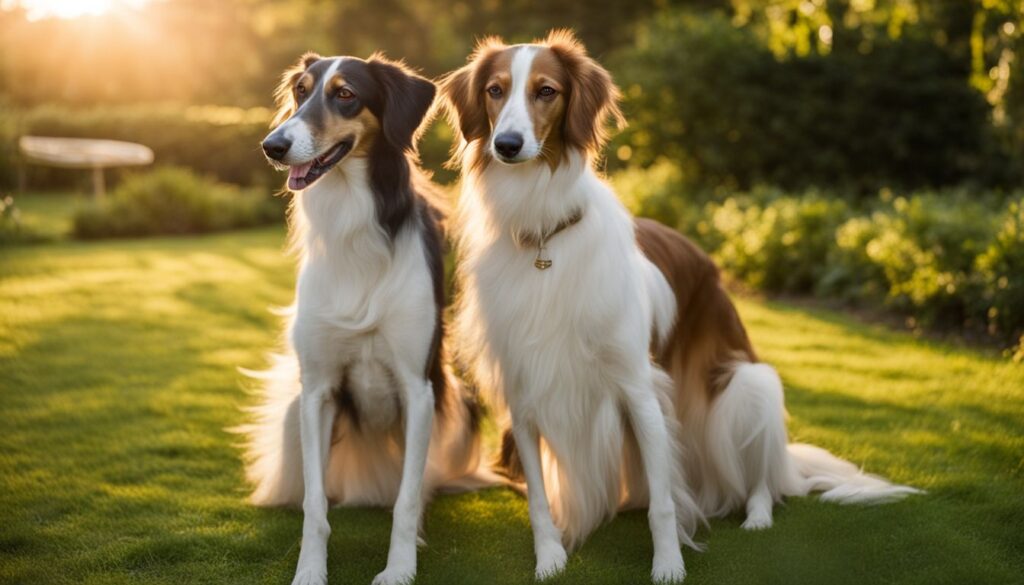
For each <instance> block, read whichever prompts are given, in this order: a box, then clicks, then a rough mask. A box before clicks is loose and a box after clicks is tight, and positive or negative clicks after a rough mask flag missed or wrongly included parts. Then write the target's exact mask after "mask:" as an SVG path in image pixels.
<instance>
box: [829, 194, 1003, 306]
mask: <svg viewBox="0 0 1024 585" xmlns="http://www.w3.org/2000/svg"><path fill="white" fill-rule="evenodd" d="M993 219H994V214H993V212H992V211H990V209H989V208H988V207H987V206H985V205H983V204H981V203H979V202H976V201H972V200H970V199H968V198H967V197H966V196H965V195H963V194H947V195H946V196H944V197H943V196H938V195H935V194H931V195H916V196H912V197H910V198H904V197H897V198H896V199H895V200H893V202H892V203H891V204H890V205H885V206H883V207H881V208H879V209H878V210H877V211H875V212H874V213H872V214H871V215H870V217H869V218H863V217H861V218H854V219H851V220H850V221H849V222H847V223H846V224H845V225H843V226H841V227H840V228H839V230H838V231H837V233H836V241H835V251H834V253H833V254H832V255H831V257H830V258H829V264H830V267H831V268H830V274H829V277H828V279H827V281H826V282H824V283H823V287H822V288H823V291H826V292H827V291H833V292H839V291H843V290H846V289H847V288H848V287H850V285H854V283H857V282H860V283H865V284H866V283H867V282H871V283H872V288H870V289H866V288H863V286H862V287H861V288H860V290H857V291H856V293H855V294H845V295H844V296H847V297H853V298H857V297H859V298H861V299H870V300H876V299H879V298H883V299H884V300H885V301H886V302H888V303H889V304H890V305H892V306H894V307H896V308H898V309H902V310H904V311H907V312H910V313H912V314H914V315H915V316H916V317H917V318H918V319H920V320H922V321H923V322H924V323H927V324H938V325H944V326H959V325H961V324H964V323H968V324H969V323H970V322H971V321H973V320H974V317H975V315H974V313H973V312H972V299H973V298H974V297H975V296H976V295H977V294H978V291H977V290H976V288H977V284H978V283H977V279H976V277H975V274H974V270H973V269H974V262H975V258H976V257H977V255H978V254H979V253H980V252H981V251H982V250H983V249H984V247H985V245H986V243H987V242H988V240H989V238H990V237H991V234H992V225H993ZM854 286H856V285H854ZM879 292H884V296H881V297H879V296H877V293H879ZM841 294H842V293H841Z"/></svg>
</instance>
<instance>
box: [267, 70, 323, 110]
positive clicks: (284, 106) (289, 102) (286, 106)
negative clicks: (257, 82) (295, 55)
mask: <svg viewBox="0 0 1024 585" xmlns="http://www.w3.org/2000/svg"><path fill="white" fill-rule="evenodd" d="M320 59H322V57H321V56H320V55H318V54H316V53H306V54H305V55H303V56H302V57H299V61H298V63H296V64H295V65H292V66H291V67H289V68H288V69H285V70H284V73H282V74H281V82H280V83H278V84H277V88H276V89H274V103H275V104H277V111H276V112H274V117H273V118H272V119H271V121H270V127H271V128H276V127H277V126H278V125H280V124H281V123H282V122H284V121H285V120H287V119H288V118H290V117H291V115H292V114H294V113H295V84H296V83H298V81H299V79H301V78H302V75H303V74H304V73H305V72H306V70H307V69H309V67H310V66H311V65H313V63H316V62H317V61H319V60H320Z"/></svg>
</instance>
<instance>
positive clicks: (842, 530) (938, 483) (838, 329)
mask: <svg viewBox="0 0 1024 585" xmlns="http://www.w3.org/2000/svg"><path fill="white" fill-rule="evenodd" d="M282 243H283V233H282V231H281V230H279V229H268V230H260V231H251V232H242V233H230V234H226V235H217V236H209V237H200V238H182V239H154V240H144V241H130V242H116V243H92V244H80V243H74V242H64V243H59V244H53V245H45V246H32V247H23V248H15V249H7V250H0V583H5V584H6V583H12V584H13V583H25V584H30V583H31V584H40V583H68V584H70V583H75V584H80V583H85V584H100V583H147V584H148V583H154V584H155V583H174V584H191V583H279V584H287V583H289V582H290V579H291V576H292V571H293V570H294V567H295V562H296V559H297V558H298V552H299V540H300V532H301V521H302V520H301V514H300V513H299V512H296V511H291V510H265V509H257V508H253V507H251V506H250V505H249V504H248V503H247V502H246V500H245V496H246V486H245V483H244V481H243V475H242V464H241V462H240V459H239V454H240V451H239V449H238V447H237V445H236V443H237V438H236V437H234V436H232V435H230V434H229V433H227V432H226V431H225V428H227V427H231V426H232V425H235V424H238V423H239V422H241V421H242V420H243V418H244V415H243V413H242V412H241V410H240V409H241V407H243V406H245V405H246V404H249V403H250V402H251V400H252V398H251V397H250V396H248V395H247V394H246V393H245V391H244V390H243V385H244V382H243V379H242V377H241V376H240V374H238V373H237V371H236V367H237V366H245V367H250V368H258V367H261V366H262V365H263V364H264V363H265V361H264V354H265V352H266V351H267V350H270V349H272V348H273V347H274V346H275V343H276V340H277V339H278V336H279V331H278V322H277V319H276V318H275V317H273V316H272V315H271V314H270V313H269V312H268V311H267V308H268V307H270V306H275V305H283V304H287V303H288V302H289V301H290V298H291V296H292V288H291V287H292V283H293V278H294V276H293V275H294V269H293V266H292V262H291V260H289V259H288V258H286V257H285V256H284V255H283V254H282V252H281V248H282ZM740 309H741V311H742V313H743V315H744V317H745V319H746V322H747V325H748V327H749V329H750V332H751V334H752V336H753V338H754V341H755V343H756V345H757V346H758V348H759V350H760V352H761V354H762V357H763V358H764V359H765V360H767V361H770V362H772V363H774V364H775V365H776V366H777V367H778V368H779V370H780V371H781V373H782V376H783V378H784V379H785V381H786V385H787V392H788V404H789V409H790V412H791V414H792V420H791V428H792V434H793V436H794V437H795V438H796V439H799V440H806V441H810V442H813V443H816V444H819V445H822V446H824V447H827V448H829V449H831V450H833V451H835V452H836V453H839V454H841V455H842V456H844V457H847V458H849V459H851V460H853V461H855V462H857V463H860V464H863V465H864V466H865V467H866V468H867V469H868V470H870V471H872V472H876V473H880V474H884V475H886V476H888V477H890V478H892V479H894V480H896V481H900V482H906V483H910V484H913V485H916V486H919V487H922V488H925V489H927V490H928V494H927V495H924V496H919V497H913V498H911V499H909V500H906V501H904V502H901V503H897V504H893V505H888V506H880V507H866V508H865V507H841V506H837V505H831V504H825V503H821V502H818V501H816V500H815V499H814V498H804V499H794V500H790V501H789V502H788V503H787V505H786V506H784V507H780V508H777V509H776V525H775V527H773V528H772V529H770V530H768V531H765V532H759V533H748V532H745V531H743V530H741V529H740V528H739V524H740V522H741V521H742V517H741V516H740V515H737V516H735V517H731V518H727V519H724V520H716V521H713V522H712V523H711V528H710V530H702V531H701V533H700V534H699V539H700V540H701V541H703V542H705V543H706V544H707V545H708V550H707V552H704V553H698V552H694V551H690V550H685V551H684V556H685V558H686V561H687V568H688V570H689V576H688V578H687V582H688V583H692V584H700V583H729V584H744V583H760V584H763V583H779V584H787V585H791V584H796V583H814V584H817V583H850V584H855V583H856V584H863V583H900V584H912V583H921V584H925V583H927V584H934V583H957V584H964V583H972V584H973V583H1022V582H1024V368H1022V367H1021V366H1020V365H1013V364H1011V363H1008V362H1006V361H1002V360H999V359H998V358H994V357H989V356H988V355H984V354H981V353H977V352H974V351H971V350H965V349H956V348H951V347H948V346H943V345H934V344H929V343H924V342H921V341H918V340H915V339H913V338H911V337H909V336H907V335H904V334H899V333H892V332H888V331H886V330H884V329H881V328H876V327H871V326H864V325H860V324H857V323H856V322H854V321H851V320H850V319H848V318H846V317H844V316H841V315H838V314H835V313H831V312H826V311H812V310H805V309H800V308H795V307H793V306H789V305H785V304H775V303H764V302H759V301H752V300H742V301H740ZM330 523H331V526H332V528H333V534H332V536H331V540H330V565H329V570H330V577H331V582H332V583H355V584H360V583H363V584H368V583H369V582H370V580H371V579H372V578H373V576H374V575H375V574H376V573H377V572H378V571H379V570H381V569H382V568H383V567H384V565H385V561H386V558H387V546H388V536H389V530H390V525H391V518H390V513H389V512H388V511H387V510H380V509H336V510H334V511H332V512H331V514H330ZM426 540H427V542H428V546H427V547H426V548H423V549H422V550H421V556H420V565H419V567H420V570H419V576H418V578H417V583H421V584H444V585H449V584H457V583H481V584H490V583H499V584H500V583H510V584H511V583H530V582H531V581H532V579H533V576H532V571H533V548H532V544H531V537H530V530H529V523H528V518H527V510H526V503H525V501H524V500H523V499H522V498H520V497H518V496H516V495H514V494H513V493H511V492H509V491H507V490H504V489H492V490H487V491H484V492H481V493H475V494H466V495H457V496H439V497H437V498H436V499H435V501H434V502H433V504H432V505H431V506H430V508H429V511H428V514H427V519H426ZM651 555H652V547H651V543H650V535H649V533H648V530H647V523H646V516H645V514H644V513H643V512H631V513H626V514H622V515H620V516H619V517H618V518H617V519H616V520H614V521H613V522H611V523H610V524H608V525H606V526H604V527H603V528H601V529H600V530H599V531H598V532H597V533H596V534H595V535H593V536H592V537H591V538H590V540H589V541H588V542H587V543H586V544H585V545H584V546H583V548H582V549H581V550H580V551H579V552H578V553H576V554H574V555H573V556H572V557H571V559H570V562H569V567H568V570H567V571H566V573H565V574H564V575H563V576H561V577H559V578H557V579H555V580H554V581H553V582H554V583H579V584H598V583H645V582H648V579H649V577H648V575H649V569H650V562H651Z"/></svg>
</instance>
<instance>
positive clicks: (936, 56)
mask: <svg viewBox="0 0 1024 585" xmlns="http://www.w3.org/2000/svg"><path fill="white" fill-rule="evenodd" d="M610 62H611V64H612V66H613V69H614V70H615V71H616V73H617V76H616V78H617V80H618V81H619V83H620V84H621V85H622V87H623V89H624V90H625V95H626V103H625V106H626V110H627V117H628V119H629V121H630V129H629V130H628V131H627V132H626V133H625V134H624V135H623V136H622V137H620V138H619V139H618V140H617V142H616V144H621V145H626V144H628V145H629V146H630V147H631V149H632V156H631V157H630V161H631V163H633V164H640V165H649V164H651V163H652V162H653V161H654V160H656V159H657V158H658V157H668V158H670V159H671V160H674V161H677V162H679V163H680V164H682V165H683V169H684V172H685V173H686V175H687V177H688V178H689V179H690V180H692V181H696V182H699V183H702V184H715V185H719V184H722V185H728V186H730V187H732V188H735V189H739V190H746V189H750V188H751V187H753V186H754V185H757V184H772V185H780V186H782V187H784V188H787V189H798V190H803V189H806V188H807V187H810V186H820V187H826V188H830V189H845V190H849V191H851V192H857V193H860V194H864V195H869V194H870V193H873V192H875V191H877V190H878V189H879V188H881V187H884V186H898V187H900V188H911V189H912V188H922V187H938V186H948V185H957V184H959V183H961V182H964V181H979V182H983V183H986V182H987V183H997V184H1013V183H1014V181H1015V180H1017V179H1018V178H1019V177H1020V174H1021V172H1020V171H1021V169H1019V168H1016V167H1014V166H1013V165H1011V164H1008V160H1009V158H1010V156H1011V155H1010V153H1009V152H1007V148H1006V147H1005V146H1001V145H1000V143H999V142H998V141H997V140H996V138H995V136H994V133H993V126H992V124H991V122H990V110H991V108H990V106H989V105H988V104H987V102H986V101H985V96H984V95H983V94H982V93H981V92H979V91H977V90H976V89H974V88H972V87H971V85H970V82H969V75H970V71H969V70H968V69H965V68H964V67H963V65H962V63H960V62H959V61H958V60H957V59H956V58H955V57H954V56H952V55H951V54H950V52H949V51H948V50H947V49H946V48H944V47H943V46H941V45H940V44H939V43H937V42H935V41H934V40H933V38H932V37H931V36H927V35H921V34H910V32H908V33H907V34H905V35H903V36H901V37H899V38H897V39H893V38H890V37H889V36H888V35H885V34H882V35H878V37H877V38H875V39H874V40H873V41H872V42H871V43H870V44H865V45H863V46H856V45H855V46H845V45H844V46H842V47H838V46H837V47H834V48H833V50H832V52H831V53H829V54H825V55H822V54H818V53H816V52H811V53H810V54H807V55H803V56H801V55H795V54H791V55H787V56H785V57H783V58H778V57H776V55H774V54H773V53H772V52H771V51H770V50H769V48H768V47H767V46H766V45H765V44H764V42H763V41H762V39H760V38H759V37H758V35H757V33H756V31H755V30H754V29H753V28H751V27H737V26H735V24H734V22H733V21H732V20H731V19H730V17H729V16H728V15H725V14H719V13H711V14H709V13H700V12H691V11H687V10H683V9H678V8H674V9H666V10H663V11H660V12H658V13H657V14H655V15H654V16H653V17H651V18H650V19H649V20H647V21H646V22H645V23H644V24H643V25H641V26H640V27H639V29H638V31H637V35H636V41H635V44H634V45H633V46H631V47H626V48H623V49H622V50H620V51H618V52H617V53H616V54H614V55H613V57H612V59H611V60H610Z"/></svg>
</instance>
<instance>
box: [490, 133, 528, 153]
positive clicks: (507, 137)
mask: <svg viewBox="0 0 1024 585" xmlns="http://www.w3.org/2000/svg"><path fill="white" fill-rule="evenodd" d="M522 149H523V136H522V134H519V133H517V132H502V133H501V134H498V135H497V136H495V137H494V150H497V151H498V154H500V155H501V156H503V157H505V158H513V157H514V156H515V155H517V154H519V151H520V150H522Z"/></svg>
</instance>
